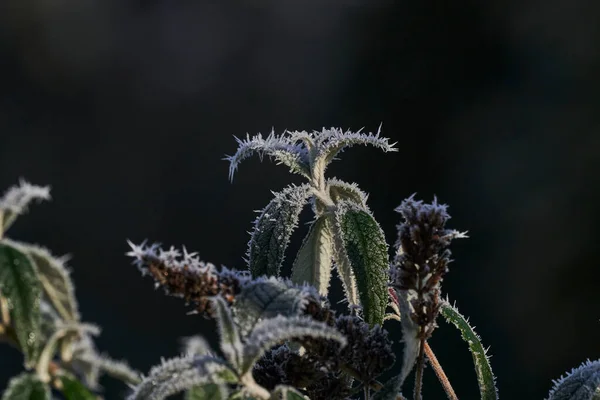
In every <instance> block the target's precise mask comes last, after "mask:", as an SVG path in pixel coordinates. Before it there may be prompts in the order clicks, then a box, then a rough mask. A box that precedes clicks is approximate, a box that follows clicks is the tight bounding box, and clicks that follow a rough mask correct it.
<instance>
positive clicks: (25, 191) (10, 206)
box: [0, 180, 50, 237]
mask: <svg viewBox="0 0 600 400" xmlns="http://www.w3.org/2000/svg"><path fill="white" fill-rule="evenodd" d="M34 200H37V201H40V200H50V187H48V186H36V185H32V184H30V183H28V182H26V181H24V180H21V181H20V182H19V185H18V186H13V187H11V188H10V189H8V191H7V192H6V193H4V196H3V197H2V198H0V237H1V236H2V233H3V232H6V230H8V228H9V227H10V226H11V225H12V224H13V222H14V221H15V220H16V219H17V217H18V216H19V215H21V214H24V213H25V212H27V208H28V206H29V204H30V203H31V202H32V201H34Z"/></svg>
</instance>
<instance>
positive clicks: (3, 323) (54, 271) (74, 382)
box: [0, 181, 140, 400]
mask: <svg viewBox="0 0 600 400" xmlns="http://www.w3.org/2000/svg"><path fill="white" fill-rule="evenodd" d="M49 198H50V193H49V188H47V187H40V186H35V185H31V184H29V183H27V182H25V181H21V183H20V185H19V186H15V187H13V188H11V189H10V190H9V191H8V192H7V193H6V194H5V195H4V197H3V198H2V199H1V200H0V221H3V223H0V318H1V319H0V340H2V341H4V342H8V343H9V344H11V345H12V346H14V347H16V348H17V349H19V350H20V351H21V352H22V353H23V356H24V367H25V369H26V372H24V373H22V374H21V375H19V376H17V377H15V378H13V379H12V380H11V381H10V382H9V386H8V388H7V390H6V391H5V392H4V395H3V397H2V399H3V400H12V399H50V396H51V392H52V391H53V390H54V391H56V392H60V393H62V394H63V396H64V397H65V398H66V399H67V400H75V399H84V400H85V399H95V395H94V394H93V391H94V390H98V389H99V385H98V377H99V375H100V373H101V372H105V373H107V374H112V375H117V376H118V378H119V379H121V380H123V381H124V382H126V383H128V384H136V383H137V382H139V381H140V376H139V374H137V373H136V372H135V371H133V370H132V369H131V368H129V367H127V365H126V364H124V363H120V362H116V361H112V360H110V358H108V357H106V356H100V355H98V353H97V352H96V350H95V347H94V345H93V341H92V339H91V337H92V336H94V335H97V334H99V328H98V327H96V326H95V325H93V324H89V323H85V322H82V321H81V315H80V313H79V309H78V305H77V301H76V298H75V289H74V286H73V283H72V281H71V277H70V272H69V270H68V269H67V267H66V265H65V263H66V261H67V257H54V256H53V255H52V254H51V253H50V252H49V251H48V250H46V249H44V248H42V247H39V246H35V245H31V244H27V243H21V242H17V241H14V240H10V239H9V238H7V237H4V232H5V231H6V229H7V228H8V227H9V226H10V225H11V224H12V223H13V222H14V221H15V220H16V218H17V217H18V216H19V215H21V214H23V213H24V212H25V211H26V210H27V207H28V205H29V203H30V202H31V201H32V200H36V199H37V200H47V199H49ZM92 370H93V371H94V372H93V373H90V374H86V372H91V371H92ZM86 378H90V379H87V380H86ZM81 381H84V382H85V384H84V383H81Z"/></svg>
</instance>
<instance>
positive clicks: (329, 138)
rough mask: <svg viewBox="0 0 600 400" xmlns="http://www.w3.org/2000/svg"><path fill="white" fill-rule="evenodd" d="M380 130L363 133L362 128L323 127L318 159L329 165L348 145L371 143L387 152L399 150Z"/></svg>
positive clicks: (320, 135)
mask: <svg viewBox="0 0 600 400" xmlns="http://www.w3.org/2000/svg"><path fill="white" fill-rule="evenodd" d="M361 130H362V129H361ZM380 130H381V127H380ZM380 130H379V131H377V133H375V134H374V133H361V131H360V130H359V131H358V132H351V131H346V132H344V131H343V130H342V129H336V128H331V129H323V131H322V132H319V134H318V137H317V138H318V152H319V156H318V158H317V160H324V163H325V165H327V164H329V163H330V162H331V161H333V159H334V158H335V157H336V156H337V155H338V154H339V153H340V152H341V151H343V150H344V149H345V148H346V147H351V146H355V145H371V146H374V147H377V148H379V149H381V150H383V151H385V152H388V151H398V149H397V148H394V144H395V143H393V144H390V143H389V139H388V138H384V137H382V136H379V133H380Z"/></svg>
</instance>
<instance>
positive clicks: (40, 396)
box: [2, 373, 83, 400]
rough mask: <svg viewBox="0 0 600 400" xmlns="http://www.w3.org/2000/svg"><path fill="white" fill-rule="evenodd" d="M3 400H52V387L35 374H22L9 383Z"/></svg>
mask: <svg viewBox="0 0 600 400" xmlns="http://www.w3.org/2000/svg"><path fill="white" fill-rule="evenodd" d="M2 400H50V387H49V386H48V385H47V384H45V383H44V382H42V381H40V380H39V379H38V378H37V376H35V375H34V374H28V373H22V374H21V375H18V376H16V377H14V378H12V379H11V380H10V382H8V387H7V388H6V390H5V391H4V394H3V395H2ZM82 400H83V399H82Z"/></svg>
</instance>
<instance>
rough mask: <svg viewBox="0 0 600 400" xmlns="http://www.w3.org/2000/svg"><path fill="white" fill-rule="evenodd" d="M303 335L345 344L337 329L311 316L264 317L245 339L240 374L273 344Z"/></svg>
mask: <svg viewBox="0 0 600 400" xmlns="http://www.w3.org/2000/svg"><path fill="white" fill-rule="evenodd" d="M303 337H312V338H317V339H318V338H323V339H332V340H336V341H338V342H339V343H340V344H341V345H342V346H345V345H346V338H345V337H344V335H342V334H341V333H340V332H339V331H338V330H337V329H334V328H332V327H330V326H329V325H327V324H325V323H322V322H317V321H314V320H313V319H311V318H307V317H283V316H278V317H275V318H270V319H266V320H263V321H261V322H259V323H258V324H257V325H256V327H255V328H254V330H253V331H252V334H251V335H250V336H249V337H248V339H247V340H246V345H245V346H244V356H243V363H242V368H241V370H240V375H243V374H245V373H247V372H248V371H251V370H252V367H253V366H254V363H255V362H256V361H258V359H259V358H261V357H262V356H263V355H264V354H265V353H266V352H267V351H268V350H269V349H271V348H272V347H273V346H275V345H277V344H280V343H282V342H285V341H287V340H294V339H301V338H303Z"/></svg>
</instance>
